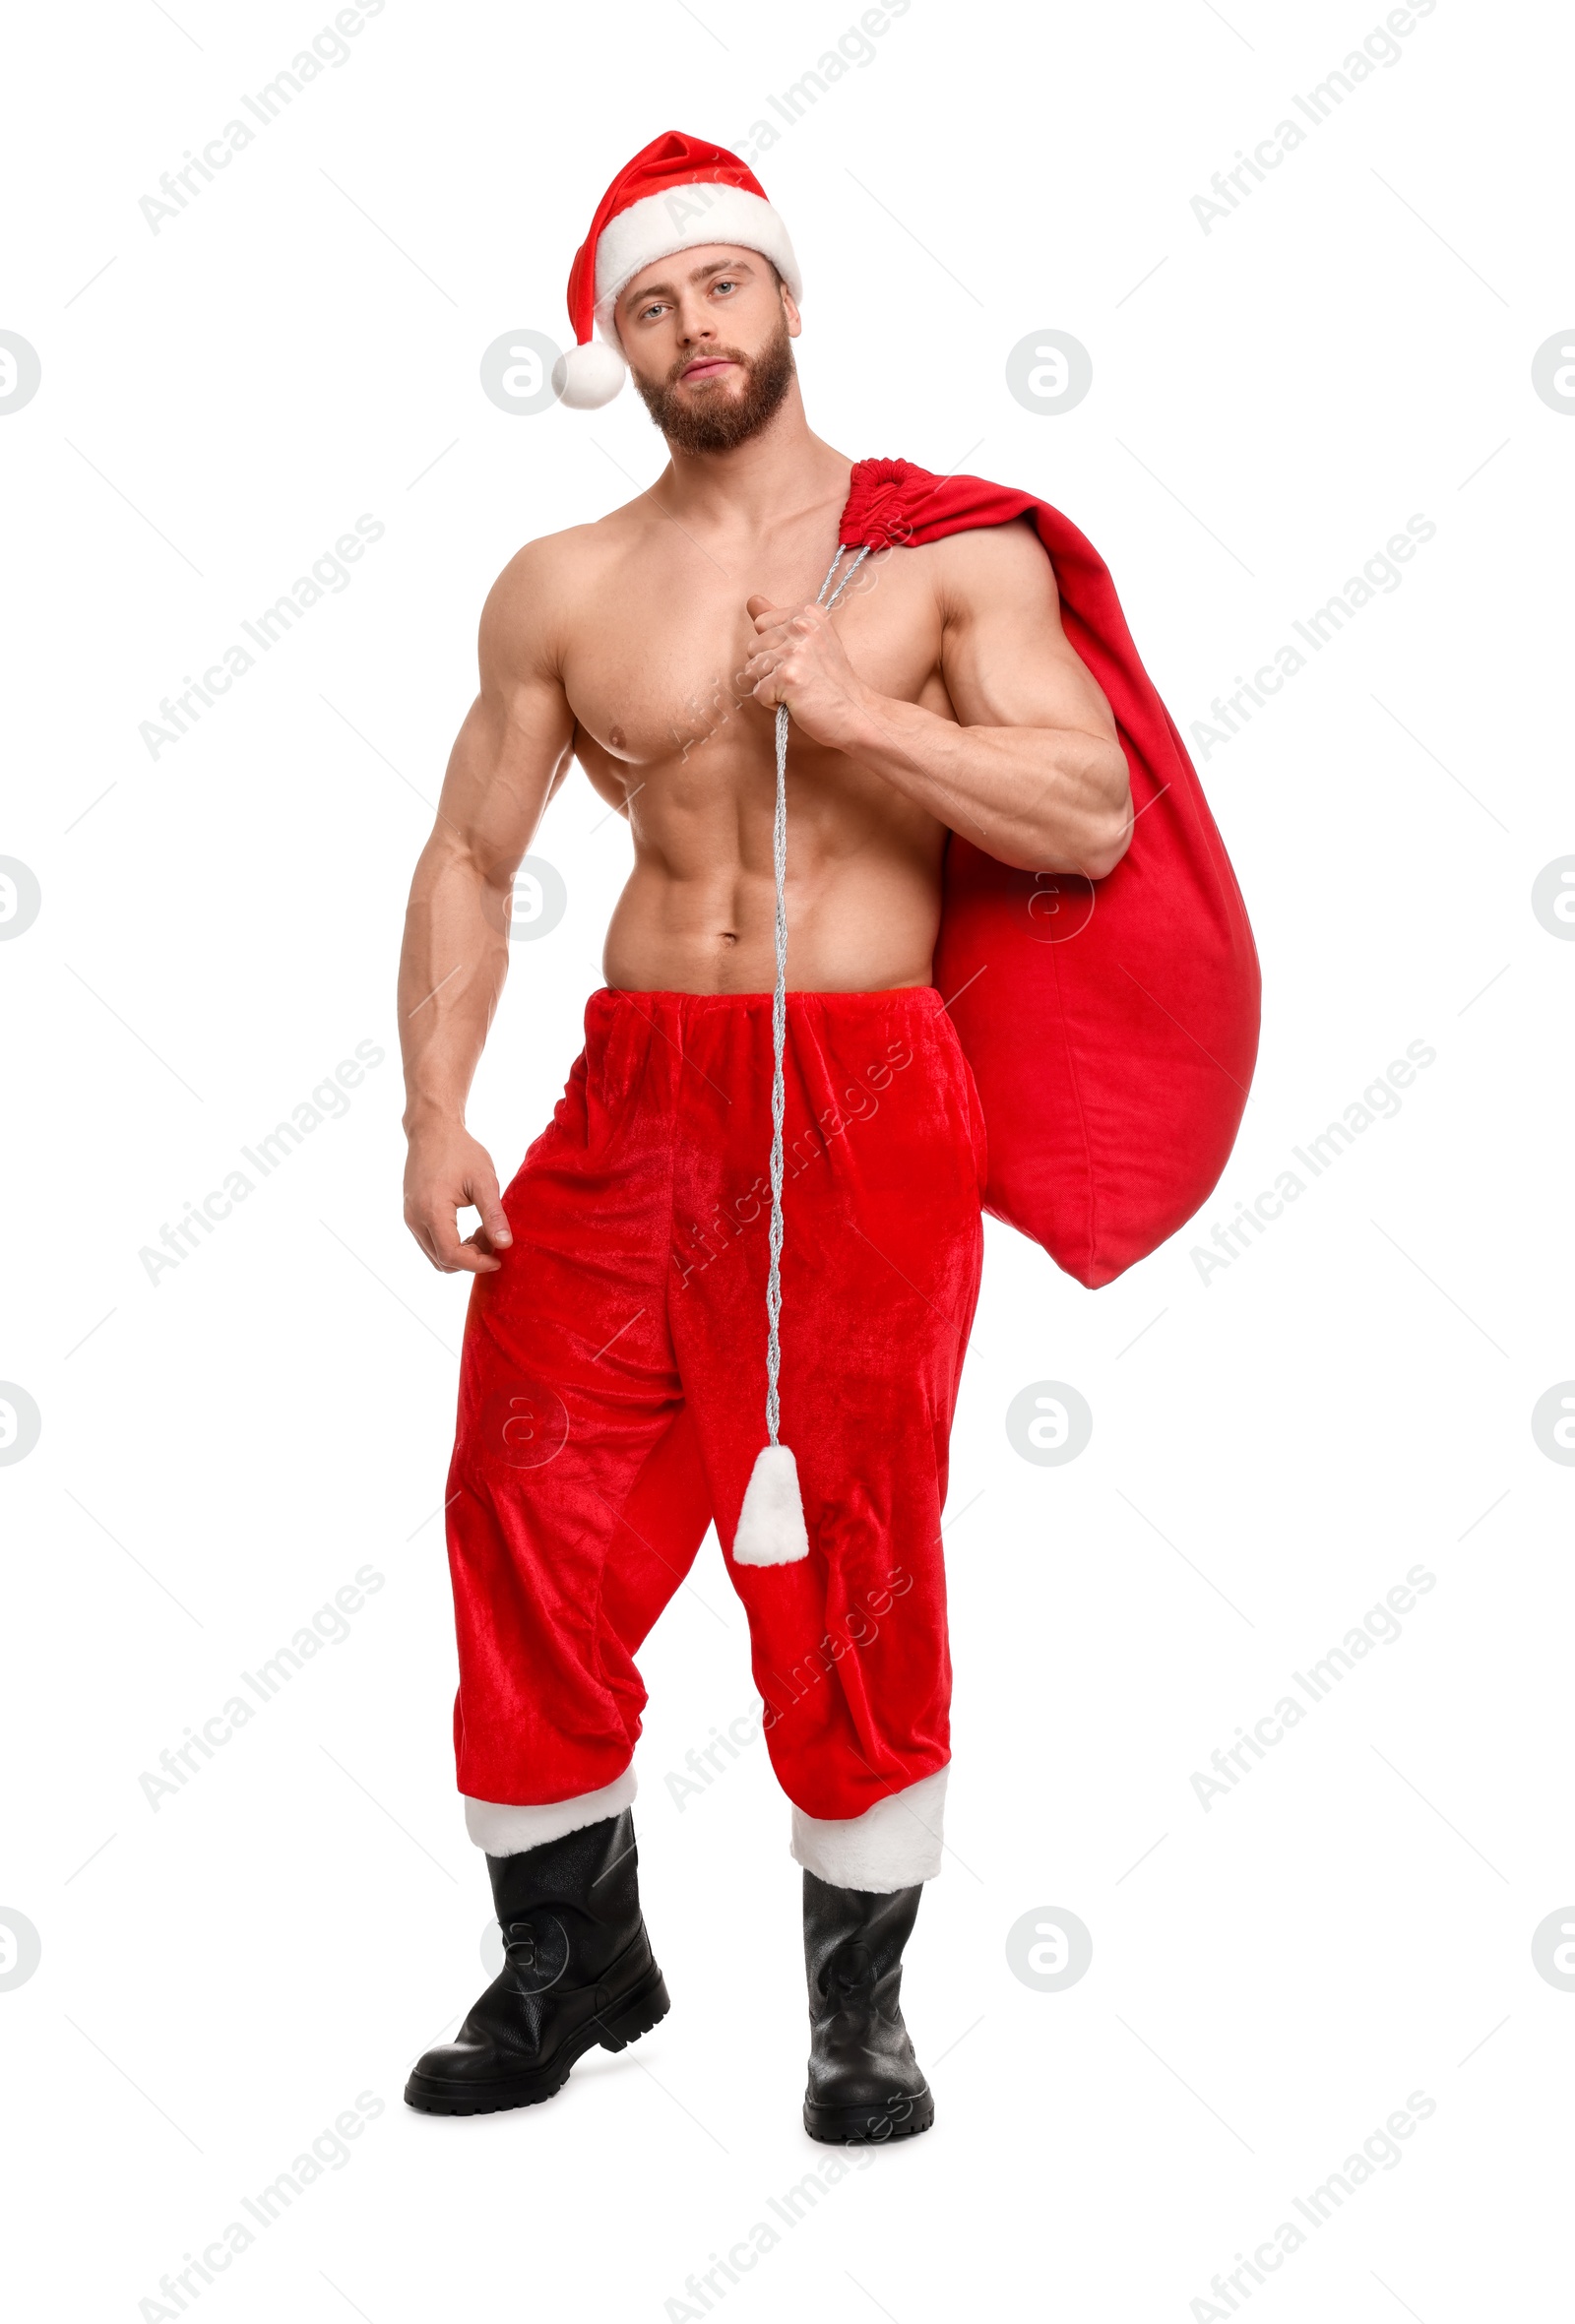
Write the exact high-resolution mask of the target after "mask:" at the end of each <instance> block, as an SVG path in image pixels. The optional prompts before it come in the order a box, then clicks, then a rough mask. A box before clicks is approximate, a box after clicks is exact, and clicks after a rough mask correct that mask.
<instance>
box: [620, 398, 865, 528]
mask: <svg viewBox="0 0 1575 2324" xmlns="http://www.w3.org/2000/svg"><path fill="white" fill-rule="evenodd" d="M667 450H668V455H669V461H668V467H667V470H666V472H665V473H664V474H663V475H662V476H660V477H659V478H658V480H657V482H656V484H655V485H654V486H653V493H654V496H655V498H656V499H657V500H658V501H659V502H660V503H661V505H662V509H663V510H664V511H665V513H666V514H667V515H669V516H672V517H676V518H677V519H678V520H679V521H680V522H682V523H685V524H689V525H692V526H693V527H694V528H695V529H696V530H697V531H709V532H718V533H734V534H761V533H768V532H770V531H771V530H772V529H773V528H774V527H775V526H778V525H781V524H783V523H785V522H787V521H788V520H790V519H791V518H793V517H795V516H798V515H800V514H803V513H805V512H806V511H808V510H810V509H812V508H815V507H818V506H819V505H820V504H821V503H823V502H828V501H831V500H834V499H835V500H837V502H838V510H839V513H840V510H841V505H842V498H843V497H846V495H847V490H848V477H849V472H850V470H851V466H852V463H851V461H850V460H849V459H848V458H847V456H846V454H844V453H841V452H838V451H837V450H836V449H835V448H834V447H833V446H832V445H830V444H827V443H823V442H822V440H821V438H820V437H819V436H817V435H815V434H814V433H813V432H812V430H811V428H810V425H809V422H808V420H807V419H806V418H805V416H804V405H803V398H802V397H801V396H800V394H799V392H798V381H797V379H796V378H794V379H793V380H792V381H791V382H790V383H789V386H788V393H787V395H786V396H785V397H784V398H783V400H782V403H781V405H780V406H779V407H778V408H777V409H776V410H775V411H774V412H773V413H772V415H771V417H770V419H769V420H768V421H767V422H766V424H765V426H764V427H763V428H762V429H761V430H760V432H759V434H758V435H753V436H751V437H750V438H749V440H748V442H747V443H743V444H738V445H735V446H734V448H733V449H732V450H731V451H730V452H700V453H696V452H680V451H678V450H676V449H675V448H674V447H673V446H672V445H670V444H669V445H668V447H667Z"/></svg>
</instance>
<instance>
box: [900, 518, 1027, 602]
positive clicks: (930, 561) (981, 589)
mask: <svg viewBox="0 0 1575 2324" xmlns="http://www.w3.org/2000/svg"><path fill="white" fill-rule="evenodd" d="M903 553H904V554H905V555H907V556H914V557H918V558H920V559H922V560H923V562H924V564H925V566H926V567H927V568H928V571H929V575H930V578H931V581H932V584H933V586H934V588H935V589H936V591H937V593H938V595H939V596H940V597H941V600H942V602H943V603H944V604H945V605H946V606H947V608H948V609H949V610H952V611H958V612H961V611H967V610H970V609H972V608H976V607H979V606H984V605H989V604H992V603H994V602H996V601H997V600H999V599H1001V598H1003V597H1028V598H1030V599H1032V600H1034V601H1037V602H1043V603H1045V604H1047V605H1050V606H1053V605H1054V604H1055V602H1056V596H1057V593H1056V587H1055V570H1054V567H1053V566H1052V565H1051V563H1050V560H1049V558H1048V556H1047V555H1046V554H1045V551H1044V544H1043V542H1042V541H1041V540H1040V536H1039V534H1038V533H1037V532H1036V531H1035V529H1034V525H1033V521H1032V519H1030V518H1029V517H1027V516H1022V517H1014V518H1012V519H1011V520H1010V521H1009V522H1008V523H1006V524H1004V525H975V526H970V527H968V528H966V529H965V530H963V531H960V532H957V533H947V534H942V536H941V538H940V539H939V540H930V541H925V542H923V543H922V544H920V545H918V546H916V547H914V548H913V549H907V550H905V551H904V552H903Z"/></svg>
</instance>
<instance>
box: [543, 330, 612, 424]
mask: <svg viewBox="0 0 1575 2324" xmlns="http://www.w3.org/2000/svg"><path fill="white" fill-rule="evenodd" d="M625 369H626V366H625V364H624V360H623V357H622V355H621V354H620V353H619V352H618V350H617V348H616V347H613V346H608V345H607V343H606V341H605V340H602V339H589V340H587V341H586V342H585V344H584V345H581V346H577V347H570V348H569V350H568V352H567V354H562V355H560V356H559V357H558V359H557V361H556V362H555V363H554V364H553V366H552V385H553V386H554V388H555V389H556V390H557V393H558V398H559V401H560V402H561V403H564V404H567V405H568V407H569V409H570V410H571V411H596V410H598V409H599V408H600V406H601V405H603V404H610V403H611V401H612V399H613V397H614V396H615V395H616V394H617V392H618V390H619V389H620V388H621V387H622V385H623V381H624V372H625Z"/></svg>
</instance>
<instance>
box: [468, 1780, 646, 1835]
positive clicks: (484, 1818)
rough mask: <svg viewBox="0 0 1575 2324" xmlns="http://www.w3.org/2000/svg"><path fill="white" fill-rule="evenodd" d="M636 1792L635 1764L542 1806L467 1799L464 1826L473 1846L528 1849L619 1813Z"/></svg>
mask: <svg viewBox="0 0 1575 2324" xmlns="http://www.w3.org/2000/svg"><path fill="white" fill-rule="evenodd" d="M634 1794H635V1780H634V1767H633V1764H632V1762H631V1764H630V1765H629V1766H628V1767H626V1768H625V1769H624V1771H623V1773H622V1775H621V1776H618V1777H617V1778H616V1779H615V1780H614V1781H613V1782H612V1783H610V1784H603V1785H602V1787H601V1790H599V1791H582V1792H580V1793H579V1795H578V1797H576V1798H574V1799H551V1800H549V1801H548V1802H547V1804H546V1805H545V1806H544V1807H508V1806H505V1805H504V1804H503V1803H502V1802H500V1801H498V1800H496V1799H467V1800H466V1802H465V1829H466V1830H467V1831H468V1832H469V1833H470V1835H471V1838H472V1839H473V1841H474V1842H475V1845H476V1847H477V1848H484V1849H485V1850H486V1853H487V1854H488V1855H489V1856H517V1855H523V1854H524V1853H525V1852H526V1850H527V1849H528V1848H542V1847H544V1846H545V1845H546V1843H547V1841H549V1840H561V1839H562V1838H563V1835H564V1833H565V1832H578V1831H579V1830H580V1829H581V1827H582V1826H583V1825H585V1824H599V1823H601V1822H602V1821H603V1820H604V1819H605V1818H606V1817H607V1816H615V1815H618V1814H621V1812H622V1811H623V1809H624V1808H626V1807H628V1806H629V1805H630V1804H631V1803H632V1801H633V1799H634Z"/></svg>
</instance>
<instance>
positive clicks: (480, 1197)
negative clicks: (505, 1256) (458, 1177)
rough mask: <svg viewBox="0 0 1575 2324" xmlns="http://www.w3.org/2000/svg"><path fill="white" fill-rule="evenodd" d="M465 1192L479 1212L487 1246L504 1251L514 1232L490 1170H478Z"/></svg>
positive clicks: (512, 1238)
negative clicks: (482, 1171)
mask: <svg viewBox="0 0 1575 2324" xmlns="http://www.w3.org/2000/svg"><path fill="white" fill-rule="evenodd" d="M466 1192H467V1193H468V1194H469V1196H470V1198H471V1200H472V1202H473V1204H474V1205H475V1208H476V1209H477V1210H478V1211H479V1212H480V1214H481V1227H482V1231H483V1232H484V1234H485V1236H486V1240H487V1244H488V1246H489V1248H491V1249H494V1250H500V1251H506V1250H507V1249H508V1247H509V1245H510V1243H512V1242H513V1240H514V1233H513V1229H512V1228H511V1227H510V1225H509V1221H508V1214H507V1213H506V1212H505V1210H504V1208H503V1204H502V1202H501V1201H500V1199H499V1196H498V1182H497V1179H496V1177H495V1176H494V1175H493V1173H492V1172H491V1171H490V1170H488V1171H486V1172H485V1174H484V1175H483V1174H482V1173H481V1172H480V1171H479V1170H478V1171H477V1172H476V1173H475V1175H474V1177H473V1179H472V1181H471V1183H470V1185H469V1186H468V1187H467V1188H466Z"/></svg>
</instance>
